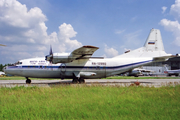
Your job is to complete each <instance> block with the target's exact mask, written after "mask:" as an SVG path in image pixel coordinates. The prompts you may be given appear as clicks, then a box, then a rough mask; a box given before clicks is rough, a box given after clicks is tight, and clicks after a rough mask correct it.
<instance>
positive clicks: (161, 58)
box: [153, 55, 176, 62]
mask: <svg viewBox="0 0 180 120" xmlns="http://www.w3.org/2000/svg"><path fill="white" fill-rule="evenodd" d="M173 57H176V56H175V55H169V56H161V57H154V58H153V61H154V62H158V61H166V60H168V59H169V58H173Z"/></svg>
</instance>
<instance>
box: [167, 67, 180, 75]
mask: <svg viewBox="0 0 180 120" xmlns="http://www.w3.org/2000/svg"><path fill="white" fill-rule="evenodd" d="M165 69H166V70H165V71H164V73H165V74H167V76H171V75H175V76H176V77H177V76H179V74H180V69H177V70H168V68H167V66H166V65H165Z"/></svg>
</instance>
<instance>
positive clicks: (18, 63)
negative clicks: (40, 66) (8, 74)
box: [9, 61, 22, 66]
mask: <svg viewBox="0 0 180 120" xmlns="http://www.w3.org/2000/svg"><path fill="white" fill-rule="evenodd" d="M21 64H22V62H19V61H18V62H16V63H14V64H10V65H9V66H16V65H21Z"/></svg>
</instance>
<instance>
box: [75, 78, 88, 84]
mask: <svg viewBox="0 0 180 120" xmlns="http://www.w3.org/2000/svg"><path fill="white" fill-rule="evenodd" d="M72 83H85V80H84V78H79V79H78V78H73V80H72Z"/></svg>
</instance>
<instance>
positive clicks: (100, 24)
mask: <svg viewBox="0 0 180 120" xmlns="http://www.w3.org/2000/svg"><path fill="white" fill-rule="evenodd" d="M152 28H155V29H159V30H160V31H161V35H162V40H163V43H164V48H165V51H166V52H167V53H171V54H176V53H180V0H158V1H157V0H106V1H105V0H0V44H4V45H6V47H4V46H0V64H8V63H15V62H17V61H18V60H21V59H27V58H33V57H44V56H46V55H48V54H49V50H50V45H51V46H52V50H53V52H54V53H69V52H72V51H73V50H74V49H77V48H79V47H81V46H83V45H92V46H96V47H99V49H98V50H97V51H96V52H95V53H94V55H93V56H95V57H108V58H109V57H114V56H117V55H119V54H122V53H124V52H125V51H126V50H129V49H130V50H133V49H136V48H139V47H142V46H143V45H144V43H145V41H146V39H147V37H148V34H149V32H150V30H151V29H152Z"/></svg>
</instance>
